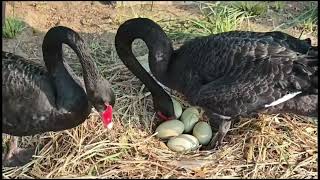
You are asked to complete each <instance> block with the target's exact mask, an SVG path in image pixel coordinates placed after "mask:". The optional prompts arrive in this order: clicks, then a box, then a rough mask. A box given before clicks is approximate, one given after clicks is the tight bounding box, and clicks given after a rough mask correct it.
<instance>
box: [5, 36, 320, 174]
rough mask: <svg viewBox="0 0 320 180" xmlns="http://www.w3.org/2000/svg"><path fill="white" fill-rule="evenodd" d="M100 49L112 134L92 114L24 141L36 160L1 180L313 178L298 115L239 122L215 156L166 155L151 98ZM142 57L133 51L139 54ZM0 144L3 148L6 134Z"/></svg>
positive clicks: (314, 152) (107, 49)
mask: <svg viewBox="0 0 320 180" xmlns="http://www.w3.org/2000/svg"><path fill="white" fill-rule="evenodd" d="M93 41H94V40H93ZM102 44H103V43H95V44H94V46H91V49H93V52H92V55H93V56H94V58H95V60H96V61H97V64H98V67H99V69H100V72H101V73H102V74H103V75H104V76H105V77H106V78H107V79H108V80H110V82H111V83H112V84H113V88H114V91H115V93H116V95H117V102H116V106H115V111H114V128H113V129H112V130H111V131H109V130H107V129H104V128H103V126H102V122H101V120H100V119H99V117H98V115H97V113H96V112H94V111H93V112H92V114H91V115H90V116H89V118H88V120H87V121H85V122H84V123H83V124H82V125H79V126H78V127H75V128H73V129H70V130H65V131H62V132H49V133H44V134H41V135H36V136H33V137H23V138H22V141H21V142H20V146H22V147H30V146H35V147H37V148H36V153H35V156H34V158H33V160H32V161H31V162H30V163H28V164H26V165H25V166H23V167H15V168H7V167H5V168H4V167H3V168H2V170H3V173H2V177H3V178H126V177H130V178H200V177H202V178H317V177H318V173H317V171H318V168H317V161H318V158H317V157H318V148H317V133H318V131H317V124H315V123H312V122H310V121H305V119H302V118H300V117H297V116H295V115H290V116H289V115H286V114H282V115H261V116H259V117H258V118H257V119H252V118H251V119H241V120H240V121H239V122H237V123H235V124H234V125H233V128H232V129H231V130H230V131H229V133H228V134H227V136H226V138H225V140H224V142H225V143H224V145H223V146H222V147H220V148H219V149H217V150H215V151H196V152H193V153H189V154H179V153H175V152H172V151H170V150H169V149H168V148H167V146H166V144H165V142H162V141H160V140H159V139H158V138H156V137H155V136H154V129H155V128H156V125H157V124H158V123H159V120H158V119H157V118H156V116H155V113H154V110H153V103H152V98H151V95H150V93H149V92H148V91H147V89H146V88H145V87H144V85H143V84H142V83H141V82H140V81H139V80H138V79H137V78H136V77H134V76H133V74H132V73H131V72H130V71H128V69H127V68H126V67H125V66H124V65H123V64H122V63H121V62H120V60H119V59H118V57H117V55H116V53H115V50H114V47H113V46H112V45H104V46H102ZM135 46H136V47H141V44H139V43H136V44H135ZM136 49H139V48H136ZM71 52H72V51H71V50H70V49H67V50H66V54H67V59H69V60H70V61H71V59H73V60H74V62H77V61H76V56H75V55H74V54H72V53H71ZM68 53H71V54H68ZM145 53H146V51H145V50H141V51H140V52H135V54H137V55H139V54H140V56H141V55H143V54H145ZM71 62H72V61H71ZM70 64H71V66H73V68H75V69H77V67H80V66H79V64H77V63H70ZM78 73H79V74H81V73H80V71H78ZM173 96H175V97H177V98H178V99H179V100H180V101H181V103H182V104H183V105H184V107H188V106H189V105H188V104H187V102H186V101H185V100H184V99H183V97H182V96H179V95H178V94H177V93H174V94H173ZM3 138H4V139H3V142H6V141H7V140H8V139H9V136H6V135H3Z"/></svg>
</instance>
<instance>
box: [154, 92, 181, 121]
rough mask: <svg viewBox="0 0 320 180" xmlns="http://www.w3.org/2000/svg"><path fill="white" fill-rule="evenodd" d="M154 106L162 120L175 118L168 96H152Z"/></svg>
mask: <svg viewBox="0 0 320 180" xmlns="http://www.w3.org/2000/svg"><path fill="white" fill-rule="evenodd" d="M153 103H154V108H155V111H156V113H157V115H158V116H159V117H160V118H161V119H162V120H165V121H167V120H172V119H176V115H175V112H174V106H173V102H172V100H171V98H170V96H168V97H167V96H165V97H154V98H153Z"/></svg>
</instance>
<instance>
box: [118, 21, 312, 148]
mask: <svg viewBox="0 0 320 180" xmlns="http://www.w3.org/2000/svg"><path fill="white" fill-rule="evenodd" d="M137 38H140V39H142V40H144V41H145V43H146V45H147V46H148V49H149V66H150V70H151V72H152V74H153V75H154V77H155V78H156V79H157V80H158V81H160V82H161V83H162V84H164V85H165V86H167V87H169V88H171V89H174V90H177V91H178V92H180V93H182V94H184V95H185V96H186V98H187V99H188V100H189V102H190V104H191V105H196V106H200V107H202V108H203V109H204V110H205V111H206V114H207V115H208V117H209V119H210V124H211V126H213V127H218V128H219V131H218V133H217V134H216V135H215V136H214V137H213V139H212V141H211V143H210V145H209V148H212V147H215V146H216V145H218V144H221V142H222V140H223V138H224V136H225V134H226V133H227V131H228V130H229V128H230V125H231V121H232V120H235V119H237V118H238V117H240V116H250V115H253V114H257V113H262V112H263V113H282V112H283V113H284V112H289V113H296V114H299V115H305V116H317V115H318V113H317V110H318V106H317V104H318V98H317V97H318V82H317V79H318V77H317V74H318V53H317V48H316V47H313V46H311V43H310V41H309V40H299V39H296V38H294V37H292V36H290V35H288V34H285V33H282V32H279V31H276V32H251V31H232V32H225V33H219V34H214V35H210V36H206V37H198V38H195V39H193V40H190V41H188V42H186V43H185V44H184V45H182V46H181V47H180V48H179V49H177V50H174V49H173V47H172V43H171V41H170V40H169V38H168V37H167V36H166V34H165V32H164V31H163V30H162V28H161V27H160V26H159V25H158V24H156V23H155V22H153V21H152V20H150V19H147V18H135V19H130V20H128V21H126V22H124V23H123V24H122V25H121V26H120V27H119V29H118V31H117V35H116V40H115V41H116V42H115V44H116V49H117V52H118V55H119V57H120V59H121V60H122V61H123V62H124V64H125V65H126V66H127V67H128V68H129V70H131V71H132V72H133V74H135V75H136V76H137V77H138V78H139V79H140V80H141V81H142V82H143V83H144V84H145V85H146V87H147V88H148V89H149V90H150V91H151V93H152V95H153V100H154V101H153V102H154V106H155V109H156V111H158V112H161V114H164V115H166V116H167V117H173V118H174V112H173V105H172V101H171V100H170V97H169V95H168V94H166V92H164V90H163V89H162V88H161V87H160V86H159V85H157V83H156V82H155V80H154V79H152V77H151V76H150V75H148V73H146V72H145V71H144V70H143V69H142V68H141V66H140V65H139V64H138V63H137V61H136V59H135V57H134V55H133V53H132V51H131V44H132V42H133V40H135V39H137ZM171 119H172V118H171Z"/></svg>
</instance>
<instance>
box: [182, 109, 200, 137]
mask: <svg viewBox="0 0 320 180" xmlns="http://www.w3.org/2000/svg"><path fill="white" fill-rule="evenodd" d="M199 118H200V113H199V111H198V110H197V108H195V107H189V108H187V109H186V110H185V111H184V112H183V113H182V115H181V121H182V122H183V124H184V132H185V133H190V132H192V129H193V127H194V125H195V124H196V123H197V122H198V121H199Z"/></svg>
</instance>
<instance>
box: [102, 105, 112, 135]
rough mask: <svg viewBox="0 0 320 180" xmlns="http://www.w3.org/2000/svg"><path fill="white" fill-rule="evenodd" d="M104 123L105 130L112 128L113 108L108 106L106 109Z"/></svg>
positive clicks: (103, 114)
mask: <svg viewBox="0 0 320 180" xmlns="http://www.w3.org/2000/svg"><path fill="white" fill-rule="evenodd" d="M102 122H103V126H104V127H105V128H108V129H111V128H112V125H113V123H112V106H111V105H106V109H105V110H104V111H103V113H102Z"/></svg>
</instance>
